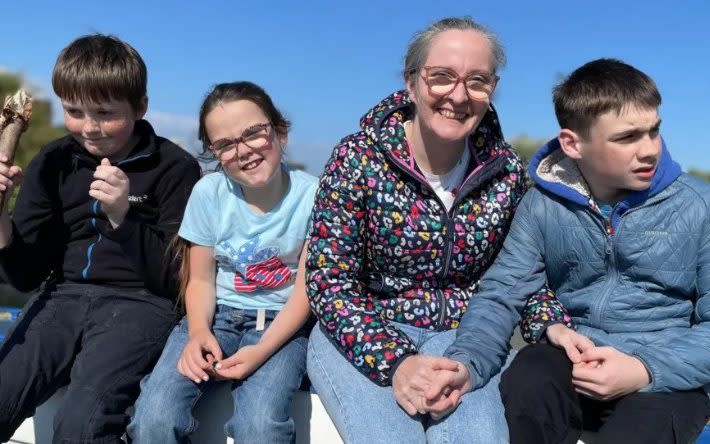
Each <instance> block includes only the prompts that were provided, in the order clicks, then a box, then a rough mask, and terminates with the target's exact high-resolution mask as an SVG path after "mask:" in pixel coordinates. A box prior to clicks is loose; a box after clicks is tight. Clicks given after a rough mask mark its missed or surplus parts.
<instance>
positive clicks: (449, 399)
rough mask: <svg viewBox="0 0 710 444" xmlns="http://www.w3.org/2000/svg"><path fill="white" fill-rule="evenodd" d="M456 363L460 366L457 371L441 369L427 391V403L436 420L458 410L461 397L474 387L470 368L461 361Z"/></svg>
mask: <svg viewBox="0 0 710 444" xmlns="http://www.w3.org/2000/svg"><path fill="white" fill-rule="evenodd" d="M456 364H457V365H458V367H457V369H456V370H455V371H450V370H439V371H438V372H437V374H436V378H435V379H434V381H433V382H432V384H431V386H430V387H429V390H427V391H426V394H425V397H426V403H427V404H426V405H427V408H428V410H429V414H430V415H431V417H432V418H433V419H434V420H436V421H438V420H440V419H442V418H444V417H446V416H447V415H449V413H451V412H453V411H454V410H456V407H458V406H459V404H461V397H462V396H463V395H464V394H466V393H468V392H470V391H471V389H472V386H471V375H470V374H469V372H468V368H467V367H466V366H465V365H463V364H461V363H460V362H456Z"/></svg>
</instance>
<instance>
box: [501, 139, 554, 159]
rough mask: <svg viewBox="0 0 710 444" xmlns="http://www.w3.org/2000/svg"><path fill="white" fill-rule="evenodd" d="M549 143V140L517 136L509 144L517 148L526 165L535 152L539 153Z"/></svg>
mask: <svg viewBox="0 0 710 444" xmlns="http://www.w3.org/2000/svg"><path fill="white" fill-rule="evenodd" d="M547 142H548V140H547V139H531V138H530V137H528V136H527V135H525V134H522V135H520V136H515V137H513V138H512V139H511V140H509V141H508V143H510V145H511V146H512V147H513V148H515V150H516V151H517V152H518V154H520V157H522V158H523V160H524V161H525V163H526V164H527V162H528V161H529V160H530V158H531V157H532V155H533V154H534V153H535V151H537V150H538V149H539V148H540V147H541V146H543V145H544V144H546V143H547Z"/></svg>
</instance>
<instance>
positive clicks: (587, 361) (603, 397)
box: [572, 347, 651, 401]
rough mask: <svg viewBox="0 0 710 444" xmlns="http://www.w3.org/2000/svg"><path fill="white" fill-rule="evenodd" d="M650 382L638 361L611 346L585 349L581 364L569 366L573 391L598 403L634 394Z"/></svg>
mask: <svg viewBox="0 0 710 444" xmlns="http://www.w3.org/2000/svg"><path fill="white" fill-rule="evenodd" d="M650 382H651V380H650V377H649V374H648V371H647V370H646V366H645V365H643V363H642V362H641V360H639V359H638V358H636V357H634V356H630V355H627V354H625V353H622V352H620V351H619V350H617V349H615V348H614V347H594V348H592V349H588V350H586V351H584V353H582V362H580V363H579V364H575V365H574V366H573V367H572V383H573V384H574V387H575V390H576V391H577V392H578V393H581V394H583V395H585V396H587V397H589V398H592V399H596V400H599V401H608V400H610V399H614V398H618V397H619V396H624V395H626V394H629V393H633V392H635V391H638V390H640V389H642V388H643V387H645V386H647V385H648V384H649V383H650Z"/></svg>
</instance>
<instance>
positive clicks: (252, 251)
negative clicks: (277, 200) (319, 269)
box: [216, 236, 291, 292]
mask: <svg viewBox="0 0 710 444" xmlns="http://www.w3.org/2000/svg"><path fill="white" fill-rule="evenodd" d="M260 240H261V239H260V237H259V236H257V237H255V238H254V239H252V240H250V241H248V242H246V243H244V244H242V245H241V246H240V247H239V248H234V247H233V246H232V245H231V244H230V243H229V242H228V241H223V242H220V243H219V244H218V245H217V247H219V248H220V249H221V250H222V251H224V252H225V253H226V256H225V255H218V256H217V258H216V259H217V260H218V261H220V262H221V263H227V264H230V265H232V266H233V267H234V268H235V269H236V270H235V273H234V289H235V290H236V291H243V292H252V291H256V290H263V289H267V288H278V287H280V286H282V285H286V284H288V283H289V282H290V281H291V270H290V269H289V268H288V267H287V266H286V265H285V264H284V263H283V262H281V259H279V257H278V255H279V249H278V248H277V247H264V246H261V245H260Z"/></svg>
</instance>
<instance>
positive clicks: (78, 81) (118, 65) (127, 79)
mask: <svg viewBox="0 0 710 444" xmlns="http://www.w3.org/2000/svg"><path fill="white" fill-rule="evenodd" d="M147 83H148V72H147V69H146V67H145V63H144V62H143V59H142V58H141V56H140V54H138V51H136V50H135V49H134V48H133V47H132V46H131V45H129V44H128V43H126V42H124V41H123V40H120V39H119V38H117V37H114V36H111V35H102V34H92V35H85V36H82V37H79V38H78V39H76V40H74V41H73V42H71V43H70V44H69V46H67V47H66V48H64V49H63V50H62V52H60V53H59V57H57V62H56V63H55V65H54V71H53V72H52V87H53V88H54V92H55V93H56V94H57V96H59V97H60V98H62V99H65V100H70V101H78V102H93V103H97V102H100V101H104V100H127V101H128V102H129V103H130V104H131V106H132V107H133V109H134V110H137V109H138V108H139V107H140V104H141V101H142V100H143V98H144V97H145V96H146V89H147Z"/></svg>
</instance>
